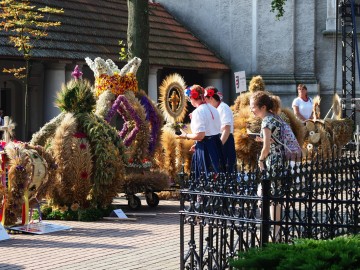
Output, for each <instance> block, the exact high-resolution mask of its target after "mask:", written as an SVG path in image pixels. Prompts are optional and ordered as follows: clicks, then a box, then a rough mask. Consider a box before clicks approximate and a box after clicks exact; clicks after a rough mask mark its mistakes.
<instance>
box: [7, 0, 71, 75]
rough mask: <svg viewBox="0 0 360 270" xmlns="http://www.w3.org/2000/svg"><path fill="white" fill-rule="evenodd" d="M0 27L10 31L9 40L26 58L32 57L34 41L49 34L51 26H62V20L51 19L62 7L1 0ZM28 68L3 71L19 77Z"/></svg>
mask: <svg viewBox="0 0 360 270" xmlns="http://www.w3.org/2000/svg"><path fill="white" fill-rule="evenodd" d="M0 5H1V8H0V27H2V28H3V30H4V31H6V32H8V33H9V36H8V38H9V42H10V43H12V44H14V46H15V48H17V49H18V51H20V52H21V54H22V55H23V57H24V59H25V60H28V59H29V58H30V57H31V50H32V48H33V42H34V41H35V40H38V39H40V38H42V37H45V36H47V34H48V33H47V29H48V28H49V27H57V26H60V24H61V23H60V22H58V21H51V20H49V18H48V16H49V15H50V14H60V13H63V12H64V11H63V10H62V9H56V8H49V7H47V6H46V7H43V8H38V7H36V6H33V5H31V4H30V1H18V0H1V1H0ZM24 70H26V68H24V67H21V68H13V69H4V70H3V72H7V73H13V74H14V76H15V77H17V78H23V77H25V76H26V75H24V74H22V72H23V71H24Z"/></svg>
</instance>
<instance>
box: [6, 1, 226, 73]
mask: <svg viewBox="0 0 360 270" xmlns="http://www.w3.org/2000/svg"><path fill="white" fill-rule="evenodd" d="M31 3H32V4H34V5H37V6H43V5H48V6H51V7H56V8H63V9H64V13H63V14H61V15H52V16H51V19H52V20H55V21H61V22H62V25H61V26H60V27H54V28H51V29H49V30H48V36H47V37H45V38H43V39H41V40H38V41H36V43H35V46H34V49H33V51H32V57H33V58H35V59H58V60H84V58H85V57H90V58H95V57H98V56H100V57H102V58H105V59H107V58H110V59H112V60H114V61H117V62H119V51H120V45H119V40H123V41H124V43H126V39H127V37H126V32H127V20H128V11H127V1H126V0H99V1H94V0H67V1H63V0H52V1H49V0H31ZM149 11H150V13H149V14H150V16H149V22H150V35H149V63H150V65H156V66H161V67H169V68H185V69H204V70H229V67H228V66H227V65H226V64H224V62H223V61H222V60H221V59H220V58H219V57H217V56H216V55H215V54H214V53H213V52H211V51H210V50H209V49H208V48H207V47H206V46H205V45H204V44H202V43H201V42H200V41H199V39H197V38H196V37H195V36H194V35H193V34H192V33H191V32H190V31H189V30H187V29H186V28H185V27H184V26H182V25H181V24H180V23H178V22H177V21H176V20H175V19H174V17H172V16H171V15H170V14H169V13H168V12H167V11H166V10H165V9H164V7H163V6H161V5H160V4H155V3H149ZM18 56H21V55H20V53H19V52H18V51H17V49H16V48H14V47H13V45H11V44H9V42H8V39H7V33H5V32H4V31H3V30H1V31H0V57H18Z"/></svg>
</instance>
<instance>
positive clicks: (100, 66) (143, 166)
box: [86, 57, 168, 194]
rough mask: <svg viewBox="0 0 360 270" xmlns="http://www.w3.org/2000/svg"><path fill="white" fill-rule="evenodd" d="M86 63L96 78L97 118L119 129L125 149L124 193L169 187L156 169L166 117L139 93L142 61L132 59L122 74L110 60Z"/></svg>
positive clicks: (122, 70)
mask: <svg viewBox="0 0 360 270" xmlns="http://www.w3.org/2000/svg"><path fill="white" fill-rule="evenodd" d="M86 61H87V63H88V64H89V66H90V67H91V69H92V70H93V71H94V75H95V95H96V97H97V104H96V111H95V114H96V115H98V116H99V117H102V118H104V119H105V120H106V121H107V122H108V123H111V124H112V125H114V126H115V125H116V126H117V127H119V137H120V138H121V139H122V140H123V143H124V146H125V151H126V156H127V160H126V162H125V171H126V174H125V178H124V182H123V184H122V186H121V187H122V188H121V189H122V191H123V192H125V193H127V194H135V193H137V192H143V191H152V190H161V189H163V188H164V187H168V176H167V175H166V174H164V173H163V172H160V170H158V169H157V170H155V168H154V166H153V163H154V155H155V151H156V149H157V148H159V141H160V136H161V128H162V126H163V117H162V114H161V112H160V111H159V110H158V108H157V106H156V105H155V104H154V103H153V101H152V100H150V99H149V97H147V95H146V94H145V92H144V91H143V90H140V91H139V89H138V82H137V80H136V76H135V75H136V72H137V70H138V68H139V66H140V64H141V59H139V58H137V57H135V58H133V59H132V60H130V61H129V62H128V63H127V64H126V65H125V66H124V67H123V68H122V69H121V70H120V69H119V68H118V67H117V65H116V64H115V63H114V62H113V61H111V60H110V59H108V60H106V61H104V60H102V59H99V58H96V59H95V60H94V61H92V60H91V59H89V58H87V59H86ZM104 65H105V68H104ZM117 116H119V117H118V118H117ZM119 118H120V119H119ZM119 122H121V123H119ZM145 171H146V173H145Z"/></svg>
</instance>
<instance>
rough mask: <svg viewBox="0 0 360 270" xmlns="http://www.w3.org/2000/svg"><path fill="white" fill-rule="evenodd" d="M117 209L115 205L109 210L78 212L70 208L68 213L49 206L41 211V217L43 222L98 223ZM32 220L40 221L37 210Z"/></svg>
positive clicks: (44, 206) (89, 209) (97, 209)
mask: <svg viewBox="0 0 360 270" xmlns="http://www.w3.org/2000/svg"><path fill="white" fill-rule="evenodd" d="M115 208H116V207H115V206H113V205H110V206H108V207H107V208H104V209H102V208H87V209H78V210H76V211H73V210H71V209H70V208H69V209H68V210H66V211H60V210H53V209H52V207H51V206H49V205H43V206H42V207H41V208H40V210H41V216H42V219H43V220H46V219H47V220H73V221H85V222H87V221H97V220H99V219H102V218H103V217H107V216H109V215H110V213H111V212H112V211H113V210H114V209H115ZM32 218H33V219H34V220H36V219H39V213H38V211H37V210H36V211H35V212H34V213H33V216H32Z"/></svg>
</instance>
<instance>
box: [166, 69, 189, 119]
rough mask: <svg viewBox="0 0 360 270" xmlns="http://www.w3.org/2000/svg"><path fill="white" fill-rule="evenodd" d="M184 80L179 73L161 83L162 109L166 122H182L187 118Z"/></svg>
mask: <svg viewBox="0 0 360 270" xmlns="http://www.w3.org/2000/svg"><path fill="white" fill-rule="evenodd" d="M185 88H186V85H185V81H184V79H183V78H182V77H181V76H180V75H179V74H177V73H174V74H171V75H169V76H167V77H166V78H165V79H164V80H163V82H162V83H161V85H160V87H159V90H160V109H161V111H162V112H163V114H164V118H165V120H166V122H168V123H169V122H170V123H175V122H182V121H183V120H184V118H185V116H186V111H187V102H186V97H185V95H184V89H185Z"/></svg>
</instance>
